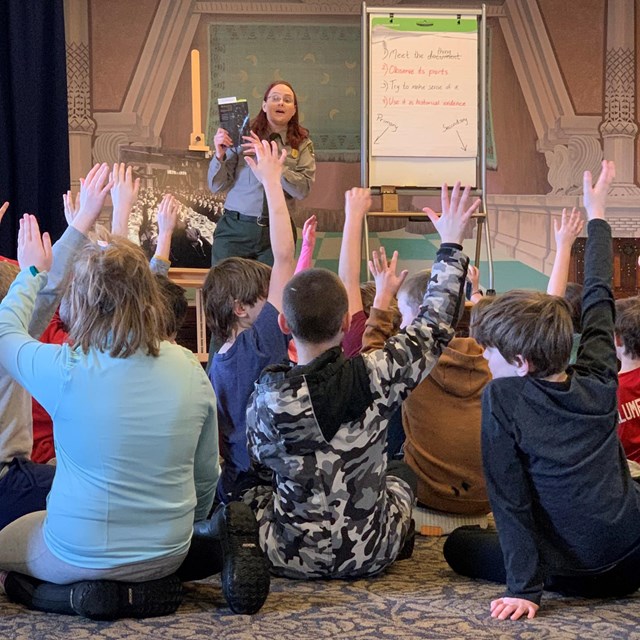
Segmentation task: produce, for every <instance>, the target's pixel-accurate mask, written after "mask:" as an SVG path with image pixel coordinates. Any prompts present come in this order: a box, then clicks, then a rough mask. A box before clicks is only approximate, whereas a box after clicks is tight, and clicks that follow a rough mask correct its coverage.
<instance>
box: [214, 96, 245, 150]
mask: <svg viewBox="0 0 640 640" xmlns="http://www.w3.org/2000/svg"><path fill="white" fill-rule="evenodd" d="M218 114H219V115H220V127H221V128H222V129H226V130H227V132H228V133H229V137H230V138H231V140H233V146H234V147H237V146H239V145H241V144H242V143H243V142H244V140H243V139H242V136H248V135H249V132H250V130H251V129H250V126H249V122H250V119H249V105H248V103H247V101H246V100H237V99H236V98H235V97H231V98H218Z"/></svg>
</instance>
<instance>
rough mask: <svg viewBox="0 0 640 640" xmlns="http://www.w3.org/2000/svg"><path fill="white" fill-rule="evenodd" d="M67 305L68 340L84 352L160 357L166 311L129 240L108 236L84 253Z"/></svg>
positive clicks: (143, 259)
mask: <svg viewBox="0 0 640 640" xmlns="http://www.w3.org/2000/svg"><path fill="white" fill-rule="evenodd" d="M103 237H104V236H103ZM65 307H66V310H67V313H66V316H67V317H66V321H67V322H68V324H69V338H70V341H71V342H72V344H73V345H75V346H76V347H80V348H81V349H82V351H83V352H84V353H87V352H88V351H89V349H90V348H95V349H98V350H99V351H103V352H108V353H109V355H110V356H112V357H114V358H127V357H129V356H131V355H132V354H134V353H135V352H136V351H138V349H143V351H144V352H145V353H147V354H149V355H152V356H157V355H158V353H159V350H160V342H161V341H162V339H163V338H164V334H165V333H166V330H165V325H166V318H165V315H166V311H165V308H164V303H163V300H162V298H161V296H160V292H159V289H158V284H157V282H156V279H155V277H154V275H153V274H152V273H151V270H150V269H149V263H148V262H147V259H146V257H145V255H144V253H143V252H142V250H141V249H140V247H138V246H136V245H135V244H133V243H132V242H129V241H128V240H125V239H124V238H120V237H117V236H109V235H108V234H107V235H106V237H105V239H103V240H100V241H98V242H92V243H89V244H88V245H87V246H86V247H85V248H84V249H82V251H81V252H80V253H79V255H78V256H77V258H76V261H75V263H74V267H73V272H72V278H71V284H70V286H69V289H68V290H67V293H66V294H65Z"/></svg>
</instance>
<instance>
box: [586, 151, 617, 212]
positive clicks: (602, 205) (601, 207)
mask: <svg viewBox="0 0 640 640" xmlns="http://www.w3.org/2000/svg"><path fill="white" fill-rule="evenodd" d="M615 177H616V166H615V163H614V162H613V160H603V161H602V171H601V172H600V175H599V176H598V181H597V182H596V184H595V186H592V185H593V178H592V177H591V172H590V171H585V172H584V177H583V193H584V208H585V209H586V210H587V218H588V219H589V220H594V219H595V218H600V219H602V220H604V219H605V211H606V207H607V194H608V193H609V187H611V184H612V183H613V179H614V178H615Z"/></svg>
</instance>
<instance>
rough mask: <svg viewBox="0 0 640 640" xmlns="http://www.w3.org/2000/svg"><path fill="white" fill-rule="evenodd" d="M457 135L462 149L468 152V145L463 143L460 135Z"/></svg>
mask: <svg viewBox="0 0 640 640" xmlns="http://www.w3.org/2000/svg"><path fill="white" fill-rule="evenodd" d="M456 135H457V136H458V140H460V148H461V149H462V150H463V151H466V150H467V145H466V144H465V143H464V142H463V141H462V138H461V137H460V134H459V133H458V132H457V131H456Z"/></svg>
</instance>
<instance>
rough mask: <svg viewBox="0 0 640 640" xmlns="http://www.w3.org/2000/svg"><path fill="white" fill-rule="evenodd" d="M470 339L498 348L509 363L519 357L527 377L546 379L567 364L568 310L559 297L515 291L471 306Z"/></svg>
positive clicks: (570, 326)
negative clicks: (524, 366) (527, 373)
mask: <svg viewBox="0 0 640 640" xmlns="http://www.w3.org/2000/svg"><path fill="white" fill-rule="evenodd" d="M471 336H472V337H473V338H475V339H476V341H477V342H478V343H479V344H480V345H482V346H483V347H495V348H496V349H498V351H499V352H500V353H501V355H502V357H503V358H504V359H505V360H506V361H507V362H509V363H510V364H516V363H517V356H522V357H523V358H524V359H525V360H526V361H527V362H528V363H529V375H531V376H532V377H534V378H546V377H547V376H550V375H553V374H556V373H560V372H561V371H564V370H565V369H566V367H567V365H568V364H569V357H570V356H571V346H572V342H573V324H572V322H571V309H570V308H569V305H568V303H567V301H566V300H564V299H563V298H559V297H557V296H550V295H547V294H546V293H540V292H538V291H525V290H518V289H516V290H514V291H509V292H508V293H504V294H502V295H500V296H498V297H496V298H493V299H492V300H489V299H488V300H487V302H486V303H484V304H480V305H475V307H474V309H473V311H472V314H471Z"/></svg>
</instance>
